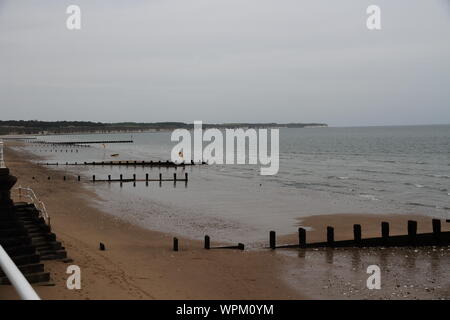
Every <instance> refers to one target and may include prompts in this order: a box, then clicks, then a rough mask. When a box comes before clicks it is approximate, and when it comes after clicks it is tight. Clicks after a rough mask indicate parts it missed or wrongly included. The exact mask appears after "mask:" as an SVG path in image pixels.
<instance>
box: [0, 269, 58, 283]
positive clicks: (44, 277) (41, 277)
mask: <svg viewBox="0 0 450 320" xmlns="http://www.w3.org/2000/svg"><path fill="white" fill-rule="evenodd" d="M24 276H25V278H26V279H27V280H28V282H29V283H38V282H48V281H50V273H49V272H36V273H29V274H24ZM0 284H3V285H5V284H11V283H10V282H9V279H8V278H7V277H2V278H0Z"/></svg>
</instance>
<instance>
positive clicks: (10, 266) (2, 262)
mask: <svg viewBox="0 0 450 320" xmlns="http://www.w3.org/2000/svg"><path fill="white" fill-rule="evenodd" d="M0 168H5V161H4V159H3V141H1V140H0ZM33 193H34V192H33ZM44 210H45V207H44ZM45 212H46V214H47V211H46V210H45ZM49 221H50V220H49ZM0 269H2V270H3V273H4V274H5V275H6V276H7V277H8V279H9V282H11V284H12V285H13V286H14V289H15V290H16V291H17V293H18V294H19V296H20V298H21V299H23V300H41V298H39V296H38V295H37V293H36V291H34V289H33V287H32V286H31V285H30V283H29V282H28V280H27V279H26V278H25V277H24V275H23V274H22V272H20V270H19V268H17V266H16V264H15V263H14V261H12V260H11V258H10V257H9V255H8V254H7V253H6V251H5V250H4V249H3V247H2V246H1V245H0Z"/></svg>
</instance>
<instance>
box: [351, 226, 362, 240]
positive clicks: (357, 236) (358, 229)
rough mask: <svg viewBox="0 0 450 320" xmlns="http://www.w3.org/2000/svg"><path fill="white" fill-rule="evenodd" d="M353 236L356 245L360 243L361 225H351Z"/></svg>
mask: <svg viewBox="0 0 450 320" xmlns="http://www.w3.org/2000/svg"><path fill="white" fill-rule="evenodd" d="M353 238H354V241H355V243H356V244H357V245H361V225H360V224H354V225H353Z"/></svg>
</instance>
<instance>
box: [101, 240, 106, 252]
mask: <svg viewBox="0 0 450 320" xmlns="http://www.w3.org/2000/svg"><path fill="white" fill-rule="evenodd" d="M105 249H106V248H105V245H104V244H103V243H101V242H100V250H101V251H105Z"/></svg>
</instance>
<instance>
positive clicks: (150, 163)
mask: <svg viewBox="0 0 450 320" xmlns="http://www.w3.org/2000/svg"><path fill="white" fill-rule="evenodd" d="M40 164H41V165H46V166H59V165H65V166H143V167H186V166H200V165H207V163H206V162H193V161H191V162H183V163H175V162H172V161H169V160H166V161H161V160H159V161H152V160H151V161H144V160H127V161H90V162H88V161H84V162H61V163H59V162H53V163H50V162H41V163H40Z"/></svg>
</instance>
